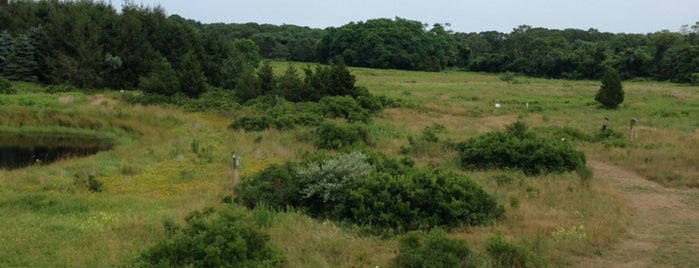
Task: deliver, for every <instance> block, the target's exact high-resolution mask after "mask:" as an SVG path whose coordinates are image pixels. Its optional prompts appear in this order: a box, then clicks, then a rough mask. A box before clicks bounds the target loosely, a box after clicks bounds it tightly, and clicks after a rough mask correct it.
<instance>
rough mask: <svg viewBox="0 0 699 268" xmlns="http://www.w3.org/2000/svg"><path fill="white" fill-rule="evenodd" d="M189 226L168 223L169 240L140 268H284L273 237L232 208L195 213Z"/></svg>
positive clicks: (142, 259) (145, 254)
mask: <svg viewBox="0 0 699 268" xmlns="http://www.w3.org/2000/svg"><path fill="white" fill-rule="evenodd" d="M185 220H186V226H185V227H180V226H177V225H176V224H174V223H172V222H165V223H164V225H165V229H166V231H168V233H169V237H168V238H167V239H165V240H163V241H160V242H158V243H157V244H155V245H154V246H153V247H151V248H149V249H147V250H146V251H145V252H143V253H142V254H141V256H140V259H139V263H138V264H137V266H139V267H280V266H281V264H282V262H283V257H282V255H281V254H280V253H278V252H277V251H276V250H274V249H273V248H272V247H271V246H270V245H269V244H268V243H267V242H268V241H269V235H267V234H266V233H264V232H263V231H261V230H260V229H259V228H258V227H255V226H252V225H250V224H248V223H247V222H248V221H246V220H245V219H243V215H242V214H241V213H239V212H236V211H235V210H233V209H232V208H230V207H227V208H224V209H223V210H221V211H219V212H215V211H214V210H213V209H204V210H202V211H195V212H192V213H190V214H189V215H188V216H187V217H186V219H185Z"/></svg>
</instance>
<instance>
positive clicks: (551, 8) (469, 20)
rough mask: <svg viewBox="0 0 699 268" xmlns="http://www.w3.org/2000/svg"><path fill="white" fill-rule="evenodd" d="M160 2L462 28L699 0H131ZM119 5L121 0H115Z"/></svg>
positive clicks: (235, 12)
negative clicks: (411, 21) (398, 18)
mask: <svg viewBox="0 0 699 268" xmlns="http://www.w3.org/2000/svg"><path fill="white" fill-rule="evenodd" d="M133 2H134V3H141V4H144V5H147V6H155V5H161V6H162V7H163V8H165V11H166V12H167V13H168V14H170V15H172V14H178V15H180V16H182V17H185V18H188V19H194V20H198V21H201V22H204V23H213V22H226V23H245V22H257V23H270V24H275V25H281V24H294V25H300V26H309V27H312V28H325V27H331V26H333V27H338V26H342V25H344V24H347V23H349V22H352V21H355V22H357V21H366V20H369V19H374V18H394V17H401V18H406V19H411V20H417V21H421V22H423V23H428V24H434V23H442V24H444V23H447V22H448V23H451V27H450V29H451V30H453V31H457V32H481V31H489V30H495V31H500V32H505V33H509V32H511V31H512V29H513V28H515V27H517V26H518V25H523V24H526V25H531V26H534V27H545V28H550V29H565V28H576V29H583V30H587V29H589V28H595V29H598V30H600V31H602V32H614V33H622V32H623V33H651V32H656V31H660V30H670V31H679V29H680V27H681V26H682V25H683V24H690V25H693V24H694V23H695V22H697V21H699V0H480V1H467V0H461V1H458V0H423V1H415V0H402V1H398V0H250V1H240V0H197V1H183V0H133ZM114 3H115V6H118V5H120V4H117V1H114Z"/></svg>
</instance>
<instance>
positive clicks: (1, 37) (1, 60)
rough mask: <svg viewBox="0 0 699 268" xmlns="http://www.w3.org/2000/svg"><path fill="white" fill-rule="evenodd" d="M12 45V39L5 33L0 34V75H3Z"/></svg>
mask: <svg viewBox="0 0 699 268" xmlns="http://www.w3.org/2000/svg"><path fill="white" fill-rule="evenodd" d="M12 44H14V38H12V36H11V35H10V34H8V33H7V32H6V31H2V32H0V75H2V74H3V73H4V70H5V65H7V59H8V58H9V57H10V49H11V48H12Z"/></svg>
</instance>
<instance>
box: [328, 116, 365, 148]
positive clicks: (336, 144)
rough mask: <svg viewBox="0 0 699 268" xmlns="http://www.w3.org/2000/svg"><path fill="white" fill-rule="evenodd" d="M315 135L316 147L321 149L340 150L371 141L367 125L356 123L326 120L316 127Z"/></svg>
mask: <svg viewBox="0 0 699 268" xmlns="http://www.w3.org/2000/svg"><path fill="white" fill-rule="evenodd" d="M314 136H315V139H314V142H315V145H316V147H318V148H321V149H335V150H339V149H343V148H352V147H356V146H363V145H366V144H368V143H369V132H368V131H367V129H366V127H364V126H362V125H356V124H341V123H335V122H325V123H322V124H321V125H320V126H319V127H318V128H316V129H315V131H314Z"/></svg>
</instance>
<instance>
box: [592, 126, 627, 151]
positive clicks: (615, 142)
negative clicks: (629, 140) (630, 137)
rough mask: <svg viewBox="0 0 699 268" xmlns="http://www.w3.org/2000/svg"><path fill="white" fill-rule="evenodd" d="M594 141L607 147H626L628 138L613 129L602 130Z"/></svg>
mask: <svg viewBox="0 0 699 268" xmlns="http://www.w3.org/2000/svg"><path fill="white" fill-rule="evenodd" d="M594 141H596V142H601V143H602V144H604V146H605V147H620V148H624V147H626V137H625V136H624V134H622V133H619V132H616V131H614V130H613V129H611V128H605V129H604V130H600V131H599V132H598V133H597V135H596V136H595V138H594Z"/></svg>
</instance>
